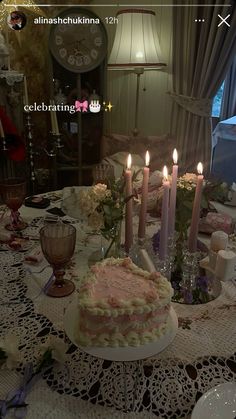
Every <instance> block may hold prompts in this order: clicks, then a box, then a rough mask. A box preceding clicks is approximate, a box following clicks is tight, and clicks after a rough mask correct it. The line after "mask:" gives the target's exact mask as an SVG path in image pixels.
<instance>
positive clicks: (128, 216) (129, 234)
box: [125, 154, 133, 254]
mask: <svg viewBox="0 0 236 419" xmlns="http://www.w3.org/2000/svg"><path fill="white" fill-rule="evenodd" d="M131 163H132V158H131V154H129V155H128V158H127V169H126V171H125V187H126V190H125V195H126V198H128V197H130V196H131V195H132V194H133V188H132V172H131ZM132 244H133V198H130V199H129V200H128V202H127V203H126V207H125V252H126V253H127V254H128V253H129V250H130V247H131V246H132Z"/></svg>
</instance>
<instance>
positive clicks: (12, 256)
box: [0, 209, 236, 419]
mask: <svg viewBox="0 0 236 419" xmlns="http://www.w3.org/2000/svg"><path fill="white" fill-rule="evenodd" d="M22 213H23V214H24V216H25V218H26V219H28V221H29V222H30V220H32V219H33V218H34V220H33V221H32V222H31V224H30V226H29V227H28V229H27V230H25V234H30V235H38V229H39V228H40V226H41V225H42V222H43V221H42V220H43V219H42V218H41V217H43V215H44V212H43V210H33V209H24V210H23V211H22ZM38 215H40V217H38ZM35 217H38V218H35ZM75 226H76V228H77V246H76V252H75V256H74V261H75V266H74V268H73V270H70V271H69V272H68V273H67V275H69V276H70V277H71V278H72V279H73V280H74V281H75V284H76V286H78V285H79V281H80V278H81V277H82V275H83V274H84V273H85V272H86V271H87V269H88V265H87V261H88V257H89V255H90V254H91V252H93V251H94V250H95V249H97V248H98V246H99V240H100V239H99V238H98V237H95V236H87V235H86V234H85V233H84V231H83V228H82V227H81V224H80V223H79V222H77V223H76V222H75ZM155 228H156V227H155V226H153V225H151V226H150V227H149V230H150V231H151V230H153V229H155ZM35 243H37V242H34V241H32V246H35ZM23 259H24V254H23V253H21V252H13V251H10V250H9V251H1V252H0V288H1V294H0V305H1V308H0V310H1V314H0V323H1V328H0V335H1V336H4V335H5V334H6V333H7V332H8V331H9V330H11V331H14V333H15V334H16V335H18V336H19V338H20V350H21V353H22V355H23V358H24V360H25V361H32V360H34V359H36V358H37V356H38V348H39V346H40V345H41V344H42V343H44V342H45V340H46V339H47V337H48V335H49V334H52V335H54V336H57V337H59V338H61V339H63V340H64V339H65V332H64V323H63V318H64V312H65V309H66V307H67V306H68V305H69V304H70V302H71V301H72V300H73V299H74V298H76V293H74V294H72V295H71V296H69V297H65V298H61V299H52V298H50V297H47V296H45V295H44V294H43V293H42V292H41V288H42V286H43V285H44V284H45V282H46V281H47V279H48V278H49V276H50V274H51V269H50V267H47V266H46V262H44V263H43V264H42V265H40V266H37V267H34V268H32V269H31V272H30V271H29V270H28V268H27V266H26V265H25V264H24V263H23ZM235 299H236V286H235V284H234V283H233V282H228V283H224V284H223V290H222V293H221V295H220V297H219V298H218V299H216V300H215V301H213V302H210V303H208V304H206V305H200V306H186V305H181V304H173V307H174V309H175V311H176V313H177V314H178V318H179V329H178V332H177V335H176V337H175V339H174V341H173V342H172V344H171V345H170V346H169V347H168V348H166V350H164V351H163V352H162V353H160V354H158V355H156V356H155V357H152V358H149V359H146V360H143V361H137V362H111V361H105V360H102V359H98V358H95V357H92V356H90V355H88V354H86V353H85V352H83V351H81V350H80V349H78V348H77V347H76V346H74V345H73V344H70V347H69V350H68V352H67V355H66V363H65V365H64V366H59V365H57V366H55V367H53V368H51V369H50V370H49V371H48V372H47V373H46V374H44V376H43V378H42V379H41V380H40V381H38V382H37V384H36V385H35V386H34V387H33V389H32V390H31V392H30V393H29V395H28V396H27V398H26V402H27V403H28V404H29V405H28V408H27V412H28V413H27V418H30V419H31V418H32V419H35V418H37V419H40V418H47V419H48V418H58V419H59V418H63V419H64V418H74V417H81V418H86V419H89V418H116V417H117V418H123V417H125V418H126V417H127V418H138V417H140V418H154V417H159V418H163V419H179V418H188V417H189V415H191V411H192V409H193V406H194V405H195V403H196V400H197V399H198V398H199V397H200V396H201V394H203V393H204V392H206V391H207V390H208V389H209V388H211V387H213V386H215V385H216V384H219V383H222V382H225V381H233V380H235V372H236V356H235V348H236V333H235V332H236V301H235ZM20 373H21V371H19V372H17V373H16V372H14V371H7V370H0V398H5V397H6V394H7V393H8V392H9V391H10V390H11V389H14V388H15V386H16V385H17V382H19V378H20ZM9 417H10V416H9Z"/></svg>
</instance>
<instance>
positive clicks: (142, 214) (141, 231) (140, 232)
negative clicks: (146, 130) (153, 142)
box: [138, 151, 150, 239]
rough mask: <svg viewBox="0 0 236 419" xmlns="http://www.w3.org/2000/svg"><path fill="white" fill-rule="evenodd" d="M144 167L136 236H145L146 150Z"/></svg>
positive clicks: (147, 159) (147, 175) (147, 162)
mask: <svg viewBox="0 0 236 419" xmlns="http://www.w3.org/2000/svg"><path fill="white" fill-rule="evenodd" d="M145 160H146V167H144V168H143V184H142V198H141V207H140V213H139V226H138V238H139V239H144V238H145V230H146V214H147V201H148V181H149V167H148V166H149V163H150V155H149V152H148V151H147V152H146V159H145Z"/></svg>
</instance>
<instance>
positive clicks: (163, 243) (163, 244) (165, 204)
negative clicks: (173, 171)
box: [159, 166, 170, 260]
mask: <svg viewBox="0 0 236 419" xmlns="http://www.w3.org/2000/svg"><path fill="white" fill-rule="evenodd" d="M169 198H170V182H169V181H168V170H167V167H166V166H164V168H163V197H162V209H161V232H160V246H159V257H160V259H162V260H165V259H166V256H167V247H168V210H169Z"/></svg>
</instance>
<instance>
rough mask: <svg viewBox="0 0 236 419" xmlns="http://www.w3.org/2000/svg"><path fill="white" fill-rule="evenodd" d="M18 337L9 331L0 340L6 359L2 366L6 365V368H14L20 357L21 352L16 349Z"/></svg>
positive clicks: (0, 346)
mask: <svg viewBox="0 0 236 419" xmlns="http://www.w3.org/2000/svg"><path fill="white" fill-rule="evenodd" d="M18 346H19V338H18V337H17V336H16V335H14V334H13V333H9V334H8V335H6V336H5V337H4V339H3V340H1V341H0V348H1V349H2V350H3V351H4V352H5V353H6V356H7V359H6V360H5V363H4V364H3V367H4V366H5V365H6V367H7V368H8V369H14V368H16V366H17V364H19V363H20V362H21V361H22V359H21V353H20V351H19V350H18Z"/></svg>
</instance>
